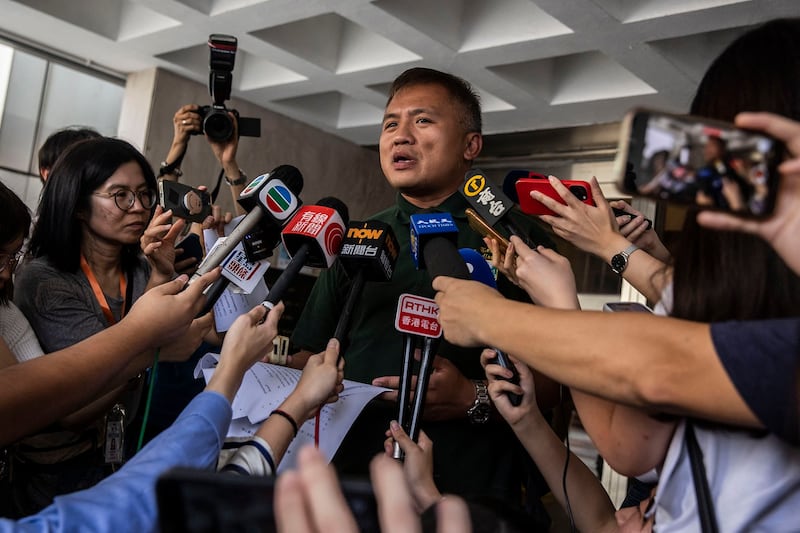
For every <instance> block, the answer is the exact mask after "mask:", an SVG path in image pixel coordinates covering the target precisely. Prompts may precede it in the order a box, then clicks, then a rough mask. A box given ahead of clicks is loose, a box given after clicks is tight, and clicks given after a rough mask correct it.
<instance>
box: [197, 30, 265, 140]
mask: <svg viewBox="0 0 800 533" xmlns="http://www.w3.org/2000/svg"><path fill="white" fill-rule="evenodd" d="M237 48H238V40H237V39H236V37H234V36H233V35H222V34H218V33H215V34H211V35H209V37H208V51H209V61H208V62H209V65H208V66H209V75H208V92H209V93H210V94H211V100H212V104H211V105H204V106H200V108H199V109H198V110H197V114H198V115H200V119H201V120H200V131H195V132H192V134H193V135H202V134H207V135H208V137H209V139H211V140H212V141H217V142H222V141H227V140H229V139H230V138H231V137H232V136H233V131H234V122H233V120H234V119H232V118H231V117H230V115H229V114H228V112H230V113H231V114H233V115H234V117H236V121H237V122H238V126H239V128H238V130H239V131H238V133H239V136H240V137H242V136H245V137H261V119H258V118H249V117H240V116H239V112H238V111H236V110H235V109H228V108H227V107H225V101H226V100H228V99H230V97H231V87H232V84H233V65H234V63H235V62H236V50H237Z"/></svg>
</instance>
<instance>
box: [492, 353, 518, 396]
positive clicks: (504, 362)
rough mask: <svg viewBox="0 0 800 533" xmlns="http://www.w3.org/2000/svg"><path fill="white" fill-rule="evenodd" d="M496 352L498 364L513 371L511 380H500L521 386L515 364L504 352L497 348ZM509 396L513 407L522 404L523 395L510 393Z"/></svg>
mask: <svg viewBox="0 0 800 533" xmlns="http://www.w3.org/2000/svg"><path fill="white" fill-rule="evenodd" d="M494 351H495V353H496V354H497V355H496V356H495V360H496V361H497V364H498V365H500V366H502V367H503V368H506V369H508V370H511V374H512V376H511V377H510V378H500V379H503V380H505V381H508V382H510V383H513V384H514V385H519V372H518V371H517V367H516V366H514V363H513V362H512V361H511V360H510V359H509V358H508V356H507V355H506V354H505V352H503V351H502V350H498V349H497V348H495V349H494ZM507 394H508V401H509V402H511V405H513V406H514V407H519V404H521V403H522V395H520V394H515V393H513V392H509V393H507Z"/></svg>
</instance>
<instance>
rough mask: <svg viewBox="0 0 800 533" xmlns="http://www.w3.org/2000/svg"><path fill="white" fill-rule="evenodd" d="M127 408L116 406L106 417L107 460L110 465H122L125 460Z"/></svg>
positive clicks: (119, 404) (120, 405)
mask: <svg viewBox="0 0 800 533" xmlns="http://www.w3.org/2000/svg"><path fill="white" fill-rule="evenodd" d="M124 450H125V407H123V406H122V404H121V403H118V404H116V405H115V406H114V407H113V408H112V409H111V412H110V413H108V415H107V416H106V446H105V459H106V463H109V464H122V462H123V461H124V460H125V455H124Z"/></svg>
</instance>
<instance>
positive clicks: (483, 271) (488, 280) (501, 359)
mask: <svg viewBox="0 0 800 533" xmlns="http://www.w3.org/2000/svg"><path fill="white" fill-rule="evenodd" d="M458 252H459V253H460V254H461V257H462V258H463V259H464V262H465V263H466V264H467V270H469V272H470V274H471V275H472V279H473V280H475V281H480V282H481V283H483V284H484V285H488V286H489V287H491V288H493V289H496V288H497V282H496V281H495V279H494V275H493V274H492V269H491V268H490V267H489V263H487V262H486V259H485V258H484V257H483V256H482V255H481V254H479V253H478V252H476V251H475V250H473V249H472V248H462V249H460V250H459V251H458ZM492 350H494V351H495V353H496V354H497V357H496V360H497V364H498V365H500V366H502V367H503V368H507V369H509V370H511V373H512V374H513V375H512V376H511V378H500V379H504V380H506V381H510V382H511V383H513V384H514V385H519V372H517V367H516V366H514V363H512V362H511V361H510V360H509V358H508V356H507V355H506V354H505V352H503V351H502V350H498V349H497V348H492ZM507 395H508V400H509V401H510V402H511V405H513V406H514V407H517V406H519V404H520V403H522V396H520V395H519V394H516V393H514V392H508V393H507Z"/></svg>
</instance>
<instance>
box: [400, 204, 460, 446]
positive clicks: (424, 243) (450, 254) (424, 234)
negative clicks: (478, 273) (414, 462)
mask: <svg viewBox="0 0 800 533" xmlns="http://www.w3.org/2000/svg"><path fill="white" fill-rule="evenodd" d="M410 226H411V228H410V229H411V256H412V258H413V259H414V263H415V264H416V265H417V269H422V268H426V269H427V270H428V273H429V274H430V277H431V279H434V278H436V277H438V276H452V277H456V278H461V279H469V271H468V270H467V266H466V264H465V263H464V261H463V259H461V255H460V254H459V253H458V248H457V247H456V243H455V241H456V238H457V236H458V228H457V227H456V225H455V222H454V221H453V217H452V216H451V215H450V213H420V214H416V215H411V217H410ZM417 298H419V297H417ZM429 301H430V302H432V305H433V306H434V307H431V308H430V309H431V310H428V309H427V308H425V307H423V305H424V304H421V305H420V307H419V308H420V309H422V310H423V311H425V312H428V313H431V314H433V313H434V311H433V310H432V309H435V316H436V317H438V315H439V308H438V306H436V304H435V302H434V301H433V300H429ZM429 305H430V304H429ZM412 324H413V322H412ZM421 324H422V320H421V319H420V325H421ZM433 328H434V329H435V331H436V332H437V333H438V335H436V336H435V337H434V336H431V335H426V336H425V338H424V341H423V346H422V356H421V358H420V364H419V373H418V375H417V387H416V389H415V390H414V405H413V407H412V410H411V421H410V422H409V426H408V434H409V436H410V437H411V439H412V440H414V441H415V442H416V441H417V440H418V438H419V429H420V423H421V420H422V411H423V408H424V404H425V395H426V393H427V391H428V381H429V380H430V376H431V369H432V367H433V358H434V356H435V355H436V352H437V350H438V347H439V340H440V336H441V327H439V323H438V321H437V322H436V323H435V326H433ZM417 333H418V334H423V335H424V333H420V332H417ZM409 366H410V362H409ZM406 372H410V371H409V370H407V368H406V365H405V356H404V366H403V375H405V374H406ZM398 396H399V395H398Z"/></svg>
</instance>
